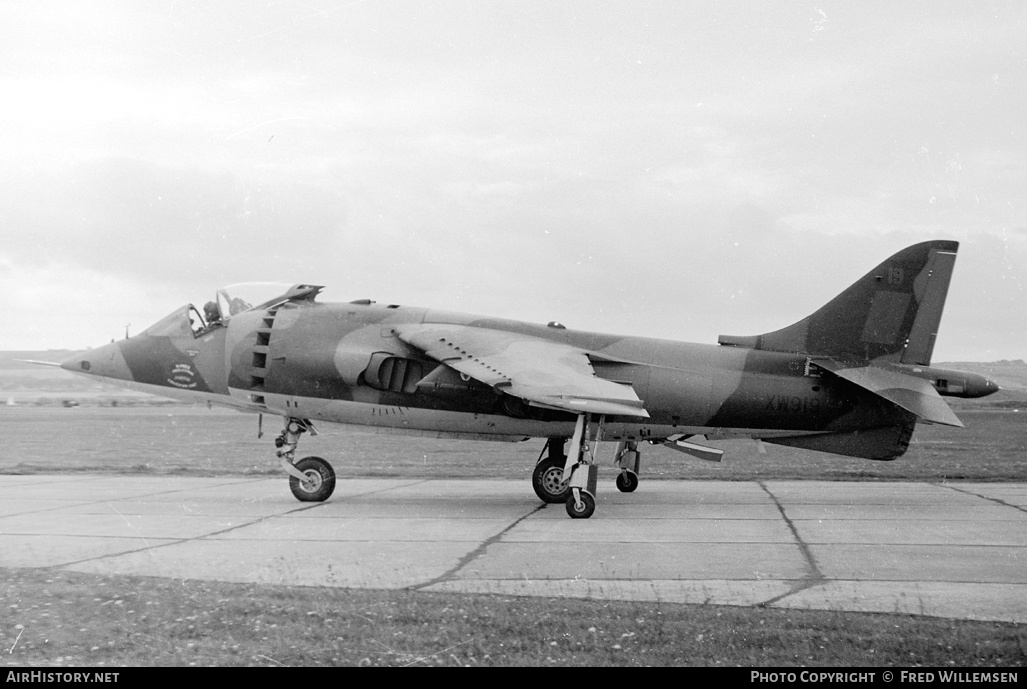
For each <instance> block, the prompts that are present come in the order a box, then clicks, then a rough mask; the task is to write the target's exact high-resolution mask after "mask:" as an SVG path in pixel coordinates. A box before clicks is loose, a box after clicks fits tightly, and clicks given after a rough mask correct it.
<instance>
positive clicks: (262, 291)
mask: <svg viewBox="0 0 1027 689" xmlns="http://www.w3.org/2000/svg"><path fill="white" fill-rule="evenodd" d="M322 289H323V288H322V287H321V286H320V285H304V284H294V285H290V284H289V283H286V282H240V283H236V284H234V285H228V286H227V287H222V288H221V289H219V290H218V291H217V295H216V296H215V300H214V301H209V302H207V304H206V305H205V306H204V307H203V313H200V311H199V310H198V309H197V308H196V307H195V306H193V305H192V304H187V305H185V306H182V307H180V308H178V309H175V311H173V312H172V313H170V314H168V315H167V316H165V317H164V318H162V319H161V320H159V321H158V322H157V323H155V324H153V325H151V326H150V327H149V328H147V329H146V330H145V331H143V334H145V335H150V336H157V337H182V336H190V337H196V336H199V335H202V334H204V333H206V332H208V331H210V330H211V329H212V328H216V327H218V326H221V325H224V324H225V323H227V322H228V320H229V319H230V318H231V317H232V316H235V315H237V314H240V313H242V312H244V311H249V310H251V309H266V308H269V307H271V306H275V305H277V304H282V303H284V302H287V301H313V300H314V298H315V297H316V296H317V295H318V293H319V292H320V291H321V290H322Z"/></svg>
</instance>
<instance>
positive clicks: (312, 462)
mask: <svg viewBox="0 0 1027 689" xmlns="http://www.w3.org/2000/svg"><path fill="white" fill-rule="evenodd" d="M295 466H296V468H297V469H298V470H299V471H300V472H301V473H303V474H304V475H305V476H306V477H307V480H306V481H300V480H299V479H298V478H296V477H295V476H290V477H289V488H290V489H291V490H292V494H293V495H294V496H295V497H296V499H297V500H299V501H300V502H324V501H325V500H327V499H328V497H329V496H330V495H331V494H332V492H333V491H335V471H334V470H333V469H332V465H331V464H329V463H328V462H326V461H324V460H323V459H321V458H320V457H304V458H303V459H301V460H300V461H298V462H296V465H295Z"/></svg>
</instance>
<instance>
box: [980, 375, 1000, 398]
mask: <svg viewBox="0 0 1027 689" xmlns="http://www.w3.org/2000/svg"><path fill="white" fill-rule="evenodd" d="M1001 389H1002V388H1000V387H999V386H998V383H996V382H995V381H993V380H990V379H989V380H987V381H985V383H984V394H985V395H990V394H992V393H993V392H998V391H999V390H1001Z"/></svg>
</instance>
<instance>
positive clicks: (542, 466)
mask: <svg viewBox="0 0 1027 689" xmlns="http://www.w3.org/2000/svg"><path fill="white" fill-rule="evenodd" d="M563 464H564V460H562V459H552V458H548V457H547V458H546V459H543V460H542V461H541V462H539V463H538V464H536V465H535V471H533V472H531V487H532V488H534V489H535V495H537V496H538V497H539V500H541V501H542V502H547V503H550V504H556V503H560V502H566V501H567V496H568V495H570V494H571V491H570V488H568V487H567V482H566V481H564V479H563Z"/></svg>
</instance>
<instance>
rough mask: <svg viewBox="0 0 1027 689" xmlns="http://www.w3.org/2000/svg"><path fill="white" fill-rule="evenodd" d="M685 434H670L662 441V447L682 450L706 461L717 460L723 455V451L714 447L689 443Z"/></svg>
mask: <svg viewBox="0 0 1027 689" xmlns="http://www.w3.org/2000/svg"><path fill="white" fill-rule="evenodd" d="M685 437H686V436H671V437H669V438H667V439H666V440H664V441H663V445H664V447H669V448H670V449H672V450H677V451H678V452H684V453H685V454H686V455H692V456H693V457H698V458H699V459H702V460H705V461H707V462H719V461H720V460H721V459H722V458H723V457H724V451H723V450H718V449H717V448H715V447H706V446H705V445H698V444H696V443H690V442H688V441H687V440H685ZM700 437H702V436H700Z"/></svg>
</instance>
